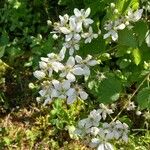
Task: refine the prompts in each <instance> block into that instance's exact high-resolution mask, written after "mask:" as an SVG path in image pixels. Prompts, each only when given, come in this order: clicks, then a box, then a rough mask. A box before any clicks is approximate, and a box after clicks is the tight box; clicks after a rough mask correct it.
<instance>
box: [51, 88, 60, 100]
mask: <svg viewBox="0 0 150 150" xmlns="http://www.w3.org/2000/svg"><path fill="white" fill-rule="evenodd" d="M59 95H60V93H59V92H58V91H57V90H56V89H52V91H51V97H52V98H53V97H58V96H59Z"/></svg>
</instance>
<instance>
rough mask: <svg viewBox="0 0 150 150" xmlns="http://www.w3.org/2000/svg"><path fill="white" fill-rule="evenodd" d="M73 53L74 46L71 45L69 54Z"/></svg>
mask: <svg viewBox="0 0 150 150" xmlns="http://www.w3.org/2000/svg"><path fill="white" fill-rule="evenodd" d="M73 54H74V48H73V47H71V48H70V49H69V55H71V56H72V55H73Z"/></svg>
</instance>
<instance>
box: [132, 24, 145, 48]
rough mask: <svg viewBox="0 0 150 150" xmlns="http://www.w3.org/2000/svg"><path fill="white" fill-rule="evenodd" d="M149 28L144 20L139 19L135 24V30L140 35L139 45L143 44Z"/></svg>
mask: <svg viewBox="0 0 150 150" xmlns="http://www.w3.org/2000/svg"><path fill="white" fill-rule="evenodd" d="M147 29H148V26H147V23H146V22H144V21H139V22H137V23H136V24H135V27H134V31H135V33H136V35H137V37H138V42H139V46H141V45H142V43H143V41H144V40H145V35H146V32H147Z"/></svg>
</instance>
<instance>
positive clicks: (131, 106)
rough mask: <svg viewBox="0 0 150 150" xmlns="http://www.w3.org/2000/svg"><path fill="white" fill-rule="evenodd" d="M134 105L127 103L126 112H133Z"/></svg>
mask: <svg viewBox="0 0 150 150" xmlns="http://www.w3.org/2000/svg"><path fill="white" fill-rule="evenodd" d="M135 107H136V106H135V104H134V102H128V105H127V108H126V109H127V110H128V111H130V110H134V109H135Z"/></svg>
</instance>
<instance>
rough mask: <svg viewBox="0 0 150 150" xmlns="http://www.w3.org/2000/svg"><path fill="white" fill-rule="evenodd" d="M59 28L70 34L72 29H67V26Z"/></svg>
mask: <svg viewBox="0 0 150 150" xmlns="http://www.w3.org/2000/svg"><path fill="white" fill-rule="evenodd" d="M59 29H60V31H61V32H62V33H63V34H69V33H70V30H69V29H67V28H66V27H60V28H59Z"/></svg>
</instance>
